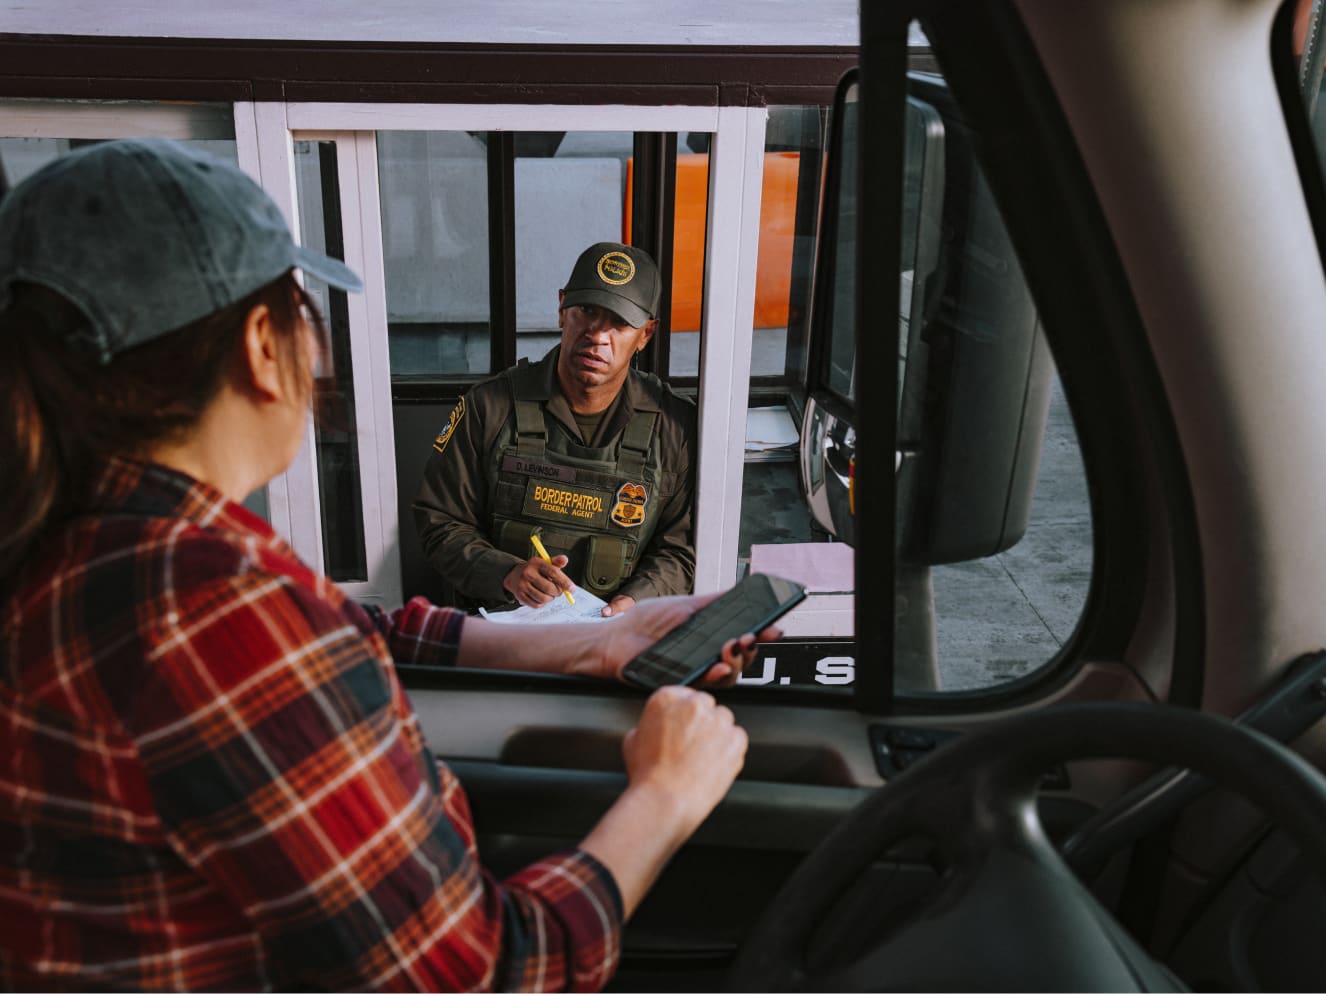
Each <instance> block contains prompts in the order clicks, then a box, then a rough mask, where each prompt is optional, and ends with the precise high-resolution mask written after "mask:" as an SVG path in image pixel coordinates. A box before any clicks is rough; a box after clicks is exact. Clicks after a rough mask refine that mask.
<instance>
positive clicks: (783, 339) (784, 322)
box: [751, 107, 827, 379]
mask: <svg viewBox="0 0 1326 994" xmlns="http://www.w3.org/2000/svg"><path fill="white" fill-rule="evenodd" d="M826 117H827V109H826V108H821V107H770V108H769V121H768V125H767V127H766V129H765V139H764V182H763V186H762V188H761V193H760V247H759V254H758V257H757V261H756V274H755V324H754V339H755V342H754V351H753V352H752V354H751V376H752V377H770V376H772V377H780V378H781V377H784V376H786V375H789V374H790V375H791V377H792V378H793V379H799V378H800V377H799V376H798V375H797V374H798V373H799V372H800V370H801V369H803V368H804V363H805V359H804V353H805V348H806V321H807V318H808V314H807V311H808V308H809V304H810V284H811V276H812V273H813V270H814V265H815V226H816V220H817V215H818V210H819V199H820V196H819V195H820V164H821V162H822V161H823V147H824V141H823V136H824V124H825V120H826Z"/></svg>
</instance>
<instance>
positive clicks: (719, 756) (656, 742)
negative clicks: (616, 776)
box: [622, 687, 747, 833]
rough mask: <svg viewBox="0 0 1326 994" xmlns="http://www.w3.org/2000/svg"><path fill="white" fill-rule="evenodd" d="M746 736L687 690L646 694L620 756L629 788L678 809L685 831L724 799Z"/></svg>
mask: <svg viewBox="0 0 1326 994" xmlns="http://www.w3.org/2000/svg"><path fill="white" fill-rule="evenodd" d="M746 744H747V739H746V732H745V731H744V730H743V729H742V728H741V727H740V726H739V725H737V724H736V722H735V719H734V718H733V716H732V712H731V711H729V710H728V709H727V708H725V707H723V706H722V705H721V704H718V703H717V702H716V701H715V700H714V699H713V697H712V696H710V695H709V694H706V693H703V692H701V691H698V690H693V689H691V688H690V687H662V688H660V689H659V690H656V691H654V693H653V694H651V695H650V697H649V700H648V701H646V702H645V707H644V710H643V712H641V715H640V723H639V724H638V725H636V727H635V728H633V729H631V730H630V731H629V732H627V733H626V738H625V739H624V740H623V742H622V755H623V757H624V758H625V760H626V773H627V777H628V779H629V781H630V785H631V787H632V788H637V789H645V790H653V789H657V790H658V791H659V796H661V797H665V798H670V799H672V800H674V801H675V803H676V804H678V805H679V806H680V810H679V811H678V812H677V814H678V815H679V816H680V818H681V821H682V827H683V830H684V831H686V832H687V833H689V832H690V831H693V830H694V829H695V827H696V826H698V825H699V824H700V822H702V821H703V820H704V819H705V817H706V816H707V815H708V814H709V812H710V811H712V810H713V808H714V806H715V805H716V804H717V803H718V802H719V801H721V800H722V799H723V795H725V794H726V793H727V792H728V788H730V787H731V786H732V782H733V781H734V780H735V779H736V777H737V774H738V773H739V772H740V771H741V767H742V764H743V763H744V762H745V759H746Z"/></svg>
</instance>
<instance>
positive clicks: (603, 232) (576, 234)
mask: <svg viewBox="0 0 1326 994" xmlns="http://www.w3.org/2000/svg"><path fill="white" fill-rule="evenodd" d="M633 146H634V136H633V135H632V134H631V133H630V132H595V131H586V132H560V131H553V132H526V133H521V134H518V135H516V139H515V150H516V170H515V177H516V358H518V359H521V358H528V359H540V358H542V357H543V355H544V354H545V353H546V352H547V351H548V350H549V349H550V348H552V347H553V346H554V345H556V344H557V342H558V341H559V340H560V335H559V333H558V330H557V291H559V290H560V289H561V288H562V287H563V286H565V284H566V280H567V277H568V276H570V275H571V267H572V266H573V265H574V264H575V261H576V258H577V257H578V256H579V255H580V253H581V252H583V251H584V250H585V249H586V248H588V247H589V246H590V245H593V244H594V243H595V242H605V241H611V242H623V241H624V242H629V241H630V240H631V238H630V228H629V218H628V216H627V212H626V210H625V205H626V204H627V203H629V202H630V186H629V177H630V172H631V165H632V162H631V153H632V150H633Z"/></svg>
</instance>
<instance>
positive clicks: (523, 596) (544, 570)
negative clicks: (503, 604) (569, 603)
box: [502, 556, 575, 607]
mask: <svg viewBox="0 0 1326 994" xmlns="http://www.w3.org/2000/svg"><path fill="white" fill-rule="evenodd" d="M570 561H571V560H569V559H568V558H567V557H566V556H553V557H552V562H550V563H546V562H544V561H543V560H542V559H539V558H534V559H528V560H526V561H525V562H523V563H517V564H516V565H515V566H513V567H511V572H509V573H508V574H507V575H506V576H505V577H504V578H503V579H502V586H503V588H504V589H505V590H506V592H507V593H509V594H510V595H511V596H512V597H514V598H515V599H516V600H517V601H518V602H520V603H521V604H524V605H525V606H526V607H542V606H543V605H544V604H547V603H548V602H549V601H550V600H552V599H553V598H554V597H560V596H561V595H562V591H563V590H571V589H572V588H573V587H574V586H575V584H574V583H572V582H571V578H570V577H568V576H567V575H566V574H565V573H563V572H562V567H564V566H565V565H566V564H567V563H569V562H570Z"/></svg>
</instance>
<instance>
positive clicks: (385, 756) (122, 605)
mask: <svg viewBox="0 0 1326 994" xmlns="http://www.w3.org/2000/svg"><path fill="white" fill-rule="evenodd" d="M97 495H98V496H97V498H96V501H95V506H94V508H93V509H92V511H91V512H90V513H89V514H87V515H86V516H84V517H80V518H78V519H77V520H75V521H73V522H72V523H71V524H69V525H68V526H67V527H65V528H64V529H63V530H62V531H61V532H60V533H59V534H58V535H56V536H55V537H54V538H52V539H51V540H50V541H49V542H47V543H45V545H44V547H43V549H42V551H41V552H40V553H39V555H38V556H36V557H35V558H34V559H33V560H32V561H31V562H30V563H29V565H28V567H27V568H25V570H24V571H23V574H22V576H21V577H20V579H19V587H18V593H17V594H16V595H15V596H14V597H12V598H11V599H10V600H9V601H8V603H6V604H4V605H3V615H2V616H0V982H3V983H4V985H5V986H7V987H10V988H18V989H33V988H45V987H71V988H88V987H93V986H95V987H124V988H135V989H140V990H155V989H171V990H185V989H195V990H198V989H218V990H241V989H277V990H290V989H296V988H316V989H326V990H333V989H334V990H339V989H356V990H362V989H369V988H371V989H392V990H398V989H401V990H403V989H415V990H460V989H469V988H499V989H508V990H510V989H517V988H519V989H540V990H541V989H560V988H574V989H578V990H589V989H596V988H598V987H600V986H602V985H603V984H604V983H605V982H606V980H607V979H608V978H609V977H610V976H611V974H612V971H613V969H614V967H615V965H616V961H617V956H618V948H619V941H618V940H619V935H620V923H621V899H620V896H619V895H618V893H617V888H616V885H615V884H614V883H613V881H612V878H611V876H610V875H609V874H608V872H607V870H606V869H604V868H603V866H602V865H601V864H599V863H597V862H596V861H595V860H594V859H593V858H592V857H590V856H589V855H588V854H586V853H583V852H569V853H564V854H561V855H557V856H553V857H550V858H548V859H545V860H542V861H540V862H538V863H535V864H534V865H533V866H530V867H528V868H527V869H525V870H523V871H521V872H520V873H517V874H516V875H515V876H513V877H511V878H510V879H508V880H506V881H504V882H503V883H502V884H498V883H496V882H495V881H494V880H493V879H492V878H491V877H490V876H489V875H488V874H487V873H486V872H485V871H484V870H483V869H482V868H481V867H480V866H479V862H478V853H477V852H476V849H475V842H474V829H473V825H472V822H471V818H470V812H469V806H468V803H467V801H466V799H465V794H464V792H463V791H462V790H461V787H460V785H459V783H458V782H457V781H456V779H455V777H454V776H453V775H452V774H451V773H450V771H448V770H447V768H446V767H445V766H442V765H440V764H438V763H436V762H435V761H434V760H433V759H432V757H431V756H430V755H429V753H428V750H427V747H426V745H425V743H424V740H423V736H422V735H421V733H420V730H419V726H418V722H417V719H416V718H415V715H414V713H413V711H411V709H410V706H409V704H408V703H407V701H406V699H405V696H404V694H403V692H402V690H401V687H400V685H399V683H398V682H397V679H396V675H395V672H394V670H393V668H392V664H391V657H390V654H389V651H388V644H390V646H391V651H392V652H394V653H395V655H396V656H397V658H399V659H401V660H402V661H405V660H406V659H408V660H409V661H410V662H418V663H434V664H437V665H448V664H450V663H452V662H453V661H454V659H455V653H456V646H457V642H458V639H459V636H460V629H461V624H462V620H463V616H462V615H459V614H457V613H455V612H452V611H448V610H444V609H440V608H435V607H432V606H430V605H428V604H426V603H424V602H423V601H422V600H416V601H413V602H411V603H410V604H408V605H406V606H405V607H404V608H402V609H401V610H400V611H398V612H396V613H395V614H394V615H393V616H391V617H383V616H376V617H375V616H370V615H369V614H368V613H366V612H365V611H363V610H361V609H360V608H359V607H357V606H356V605H355V604H353V603H352V602H350V601H347V600H346V598H345V597H344V596H343V595H342V594H341V592H340V591H339V590H338V589H337V588H336V586H335V585H334V584H333V583H331V582H330V581H328V580H326V579H324V578H323V577H321V576H319V575H318V574H317V573H315V572H314V571H312V570H310V569H308V568H307V567H305V566H304V565H302V564H301V563H300V562H299V561H298V560H297V559H296V558H295V556H294V554H293V553H292V552H291V550H290V548H289V547H288V546H287V545H286V544H285V543H284V542H282V541H281V540H280V539H278V538H277V537H276V536H275V535H274V534H273V533H272V531H271V529H270V528H268V527H267V525H266V524H265V523H263V522H262V521H261V520H260V519H258V518H257V517H255V516H254V515H252V514H250V513H249V512H248V511H246V510H245V509H244V508H243V507H240V506H238V505H236V504H233V503H231V502H230V501H227V500H226V499H225V498H224V497H223V496H222V495H221V494H219V493H218V492H216V491H215V490H213V489H211V488H210V487H207V486H204V485H203V484H201V483H198V482H195V481H193V480H191V479H189V478H188V477H185V476H182V475H180V474H177V473H174V472H172V471H170V470H167V469H164V468H163V467H160V466H143V465H139V464H132V463H128V462H123V461H118V460H115V461H112V462H111V463H110V464H109V466H108V467H107V470H106V472H105V474H104V476H103V477H102V479H101V482H100V485H99V487H98V490H97Z"/></svg>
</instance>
